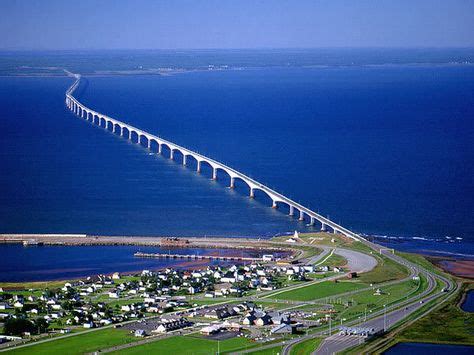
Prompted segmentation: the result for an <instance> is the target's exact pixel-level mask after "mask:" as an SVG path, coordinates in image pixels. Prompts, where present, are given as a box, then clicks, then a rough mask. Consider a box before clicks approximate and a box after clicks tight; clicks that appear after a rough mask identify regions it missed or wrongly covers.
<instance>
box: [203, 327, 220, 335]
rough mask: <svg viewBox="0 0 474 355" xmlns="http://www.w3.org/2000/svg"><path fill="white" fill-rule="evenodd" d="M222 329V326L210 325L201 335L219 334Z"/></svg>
mask: <svg viewBox="0 0 474 355" xmlns="http://www.w3.org/2000/svg"><path fill="white" fill-rule="evenodd" d="M221 329H222V326H221V325H220V324H213V325H209V326H207V327H204V328H202V329H201V334H202V335H211V334H216V333H219V332H220V331H221Z"/></svg>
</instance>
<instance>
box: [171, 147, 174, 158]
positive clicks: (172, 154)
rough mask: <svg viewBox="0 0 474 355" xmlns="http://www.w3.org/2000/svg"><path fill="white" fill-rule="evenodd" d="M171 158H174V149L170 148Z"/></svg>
mask: <svg viewBox="0 0 474 355" xmlns="http://www.w3.org/2000/svg"><path fill="white" fill-rule="evenodd" d="M173 158H174V150H173V149H171V151H170V159H171V160H173Z"/></svg>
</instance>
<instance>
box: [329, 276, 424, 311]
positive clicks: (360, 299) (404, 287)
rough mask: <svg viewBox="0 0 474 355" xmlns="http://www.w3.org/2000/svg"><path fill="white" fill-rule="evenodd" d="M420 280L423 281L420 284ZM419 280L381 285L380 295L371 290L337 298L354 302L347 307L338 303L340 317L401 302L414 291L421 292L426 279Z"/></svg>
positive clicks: (341, 300) (342, 301) (342, 302)
mask: <svg viewBox="0 0 474 355" xmlns="http://www.w3.org/2000/svg"><path fill="white" fill-rule="evenodd" d="M419 282H420V283H421V284H420V285H419ZM419 282H418V281H412V280H409V281H405V282H401V283H398V284H395V285H391V286H387V287H381V290H382V292H383V293H382V294H381V295H378V296H377V295H374V290H370V291H362V292H360V293H356V294H354V295H351V296H350V297H347V298H341V299H336V301H339V302H340V303H341V304H345V303H347V302H348V301H351V302H353V304H352V306H350V307H347V308H346V307H344V306H342V305H337V307H336V309H338V310H339V313H338V319H341V318H348V319H349V318H354V317H357V316H362V315H365V312H366V310H367V313H368V314H370V311H374V310H377V309H382V307H383V305H390V304H392V303H394V302H399V301H401V300H403V299H404V298H406V297H407V296H409V295H412V294H413V293H414V292H421V291H422V289H423V288H424V287H425V286H426V280H425V279H422V280H421V281H419Z"/></svg>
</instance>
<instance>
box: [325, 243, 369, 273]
mask: <svg viewBox="0 0 474 355" xmlns="http://www.w3.org/2000/svg"><path fill="white" fill-rule="evenodd" d="M334 253H335V254H337V255H340V256H342V257H344V258H345V259H346V260H347V266H346V267H347V268H348V269H349V270H350V271H351V272H357V273H363V272H368V271H370V270H372V269H373V268H374V267H376V266H377V260H376V259H375V258H374V257H373V256H370V255H367V254H364V253H361V252H359V251H355V250H349V249H342V248H337V249H336V250H335V252H334Z"/></svg>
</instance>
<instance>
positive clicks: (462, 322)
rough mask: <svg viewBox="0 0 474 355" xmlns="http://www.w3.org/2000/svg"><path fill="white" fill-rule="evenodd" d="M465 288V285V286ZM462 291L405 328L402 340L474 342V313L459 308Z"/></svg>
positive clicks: (400, 337) (401, 334) (399, 337)
mask: <svg viewBox="0 0 474 355" xmlns="http://www.w3.org/2000/svg"><path fill="white" fill-rule="evenodd" d="M463 289H465V287H464V288H463ZM461 296H462V292H459V294H458V295H457V296H456V297H454V299H452V300H451V301H448V302H447V303H446V304H445V305H443V306H442V307H440V308H438V309H436V310H435V311H433V312H431V313H429V314H428V315H427V316H426V317H423V318H422V319H420V320H418V321H416V322H415V323H414V324H412V325H411V326H409V327H408V328H406V329H405V330H403V331H402V332H401V333H400V334H399V335H398V339H399V340H400V341H422V342H449V343H462V344H474V313H469V312H464V311H462V310H461V309H460V308H459V305H458V303H459V302H460V299H461Z"/></svg>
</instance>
